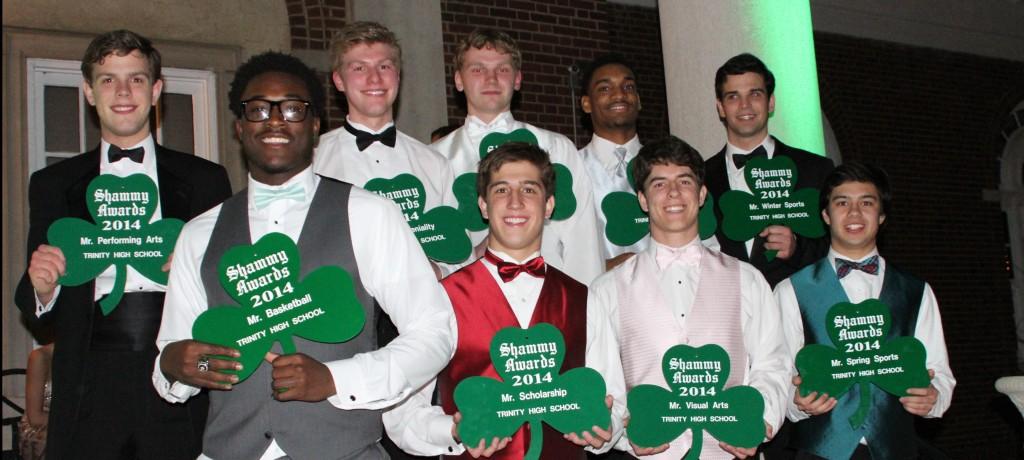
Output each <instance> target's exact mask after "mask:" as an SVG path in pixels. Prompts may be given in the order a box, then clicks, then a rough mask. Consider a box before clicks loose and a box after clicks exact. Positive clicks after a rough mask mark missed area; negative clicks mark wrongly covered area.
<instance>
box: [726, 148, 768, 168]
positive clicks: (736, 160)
mask: <svg viewBox="0 0 1024 460" xmlns="http://www.w3.org/2000/svg"><path fill="white" fill-rule="evenodd" d="M757 157H765V158H767V157H768V151H767V150H765V149H764V146H763V145H760V146H758V147H757V148H756V149H754V151H752V152H750V153H748V154H746V155H744V154H740V153H734V154H732V163H733V164H734V165H736V169H742V168H743V166H744V165H746V164H747V162H748V161H750V160H752V159H754V158H757Z"/></svg>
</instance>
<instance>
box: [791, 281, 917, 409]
mask: <svg viewBox="0 0 1024 460" xmlns="http://www.w3.org/2000/svg"><path fill="white" fill-rule="evenodd" d="M825 318H826V323H825V330H826V331H827V332H828V336H829V338H831V339H832V343H833V344H835V346H836V347H835V348H833V347H830V346H828V345H822V344H811V345H807V346H805V347H803V348H802V349H801V350H800V352H799V353H797V354H796V369H797V372H799V373H800V378H801V379H802V380H803V382H802V383H801V384H800V394H801V395H802V396H807V395H808V394H809V393H811V392H813V391H817V392H818V394H821V393H827V394H828V395H829V396H831V397H833V398H837V399H838V398H839V397H841V396H842V395H843V394H845V393H846V392H847V391H848V390H849V389H850V388H851V387H852V386H853V384H854V383H859V384H860V385H859V386H860V405H859V406H858V407H857V411H856V412H854V414H853V416H852V417H850V426H852V427H853V428H859V427H860V426H861V424H863V423H864V419H865V417H867V414H868V411H869V409H870V408H871V393H870V391H871V390H870V386H869V385H868V384H870V383H873V384H875V385H876V386H878V388H881V389H882V390H884V391H886V392H888V393H891V394H893V395H896V396H906V395H907V389H908V388H926V387H928V385H929V383H930V382H931V378H930V377H929V376H928V369H927V365H926V364H925V356H926V352H925V348H924V345H923V344H921V341H920V340H917V339H916V338H914V337H895V338H889V330H890V329H891V328H892V322H891V319H892V315H891V313H890V312H889V307H888V306H887V305H885V304H884V303H882V302H881V301H879V300H878V299H868V300H865V301H863V302H861V303H858V304H852V303H849V302H842V303H837V304H835V305H833V306H832V308H830V309H829V310H828V314H827V315H826V316H825Z"/></svg>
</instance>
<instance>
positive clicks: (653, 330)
mask: <svg viewBox="0 0 1024 460" xmlns="http://www.w3.org/2000/svg"><path fill="white" fill-rule="evenodd" d="M634 177H636V181H637V183H638V184H642V187H641V189H640V190H639V191H638V195H637V197H638V199H639V200H640V206H641V208H643V209H644V211H645V212H647V213H648V215H649V216H650V227H651V239H652V244H651V246H650V247H648V248H647V249H645V250H644V251H643V252H641V253H639V254H637V255H636V256H635V257H631V258H629V259H627V260H626V261H625V262H623V263H622V264H620V265H619V266H618V267H616V268H614V269H613V270H611V271H609V272H608V273H605V274H604V275H602V276H601V277H599V278H598V279H597V280H596V281H594V284H593V286H592V288H591V290H590V297H589V301H588V303H589V305H588V306H589V308H590V313H591V314H597V315H601V316H603V317H607V318H608V319H609V321H610V322H611V327H612V334H611V337H614V338H616V339H617V347H616V348H618V349H619V350H620V353H619V354H617V355H616V357H618V356H621V359H622V371H623V376H624V380H621V381H618V382H613V381H611V380H610V377H609V376H606V377H605V378H606V380H607V381H608V389H609V392H611V393H612V395H614V396H615V398H616V400H617V403H616V404H618V403H619V401H621V403H622V404H625V396H626V392H627V391H629V390H630V389H632V388H634V387H635V386H637V385H640V384H652V385H658V386H662V387H664V386H665V385H666V382H665V380H664V376H663V374H662V369H661V362H662V356H663V355H664V353H665V352H666V351H667V350H668V349H669V348H671V347H672V346H674V345H677V344H680V343H685V344H687V345H690V346H693V347H699V346H702V345H705V344H709V343H715V344H718V345H720V346H722V347H723V348H724V349H725V350H726V352H727V353H728V355H729V359H730V362H731V363H732V364H731V368H732V373H731V374H730V376H729V380H728V381H727V383H726V387H730V386H733V385H736V384H743V385H749V386H752V387H754V388H755V389H757V390H758V392H760V393H761V395H762V396H763V397H764V401H765V409H764V422H765V431H766V436H767V437H771V435H772V432H773V429H774V428H775V427H778V426H779V425H780V424H781V423H782V420H783V417H784V416H785V410H786V404H787V402H788V400H789V396H790V391H791V390H790V389H791V386H790V384H789V378H790V372H791V365H790V364H789V360H788V355H787V354H786V349H785V344H784V342H783V337H782V325H781V322H780V319H779V311H778V307H777V306H776V304H775V301H774V299H773V298H772V294H771V288H770V287H769V286H768V283H767V282H766V281H765V280H764V277H763V276H762V275H761V273H760V272H758V271H757V270H756V269H755V268H754V267H753V266H751V265H750V264H748V263H746V262H742V261H739V260H737V259H735V258H733V257H730V256H728V255H725V254H722V253H720V252H718V251H715V250H712V249H708V248H706V247H705V246H704V245H703V244H702V243H701V241H700V237H699V232H698V222H697V215H698V214H699V212H700V207H701V205H702V204H703V202H704V200H705V198H706V195H707V189H706V188H705V187H704V182H703V181H704V160H703V159H701V156H700V154H699V153H698V152H697V151H696V150H694V149H693V148H692V147H690V146H689V145H688V144H686V143H685V142H683V141H682V140H680V139H678V138H676V137H674V136H670V137H668V138H665V139H660V140H658V141H655V142H652V143H650V144H647V145H645V146H644V147H643V148H642V149H640V154H639V155H638V156H637V160H636V163H635V165H634ZM616 392H618V393H616ZM627 435H628V430H627ZM691 443H692V434H690V432H687V433H686V434H684V435H683V436H682V437H680V438H678V439H677V440H675V441H673V442H671V443H669V444H665V445H663V446H658V447H653V448H652V447H645V448H638V447H637V446H634V445H633V444H632V443H631V442H629V441H628V437H627V436H623V437H622V438H620V440H619V442H618V444H617V445H616V448H618V449H621V450H626V451H628V452H630V453H632V454H634V455H657V457H656V458H666V459H667V458H672V459H677V458H680V457H682V456H683V454H684V453H685V452H687V451H688V450H689V448H690V446H691ZM754 451H755V449H747V448H737V447H734V446H730V445H727V444H724V443H719V442H718V441H717V440H715V439H714V438H713V437H711V436H710V435H709V434H707V433H704V444H703V450H702V451H701V458H711V459H717V458H729V459H731V458H733V456H736V457H739V458H746V457H748V456H751V455H753V453H754Z"/></svg>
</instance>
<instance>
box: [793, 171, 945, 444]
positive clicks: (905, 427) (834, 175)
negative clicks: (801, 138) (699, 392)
mask: <svg viewBox="0 0 1024 460" xmlns="http://www.w3.org/2000/svg"><path fill="white" fill-rule="evenodd" d="M890 200H891V194H890V190H889V179H888V177H887V175H886V173H885V171H883V170H881V169H880V168H878V167H875V166H872V165H866V164H860V163H852V162H851V163H845V164H843V165H842V166H839V167H837V168H835V170H833V171H832V172H831V173H830V174H829V175H828V176H827V177H826V178H825V185H824V187H823V189H822V194H821V201H820V204H821V209H822V210H821V216H822V218H823V219H824V220H825V223H826V224H827V225H828V226H829V230H830V233H831V248H830V249H829V253H828V255H827V256H826V257H824V258H822V259H821V260H819V261H818V262H816V263H814V264H811V265H809V266H808V267H806V268H804V269H803V270H800V271H798V272H796V273H794V274H793V276H791V277H790V278H788V279H786V280H784V281H782V282H781V283H779V285H778V286H777V287H776V289H775V296H776V299H777V300H778V302H779V305H780V306H781V308H782V323H783V329H784V331H785V336H786V342H787V346H788V348H789V352H790V353H791V356H795V355H796V353H797V351H799V350H800V349H801V348H802V347H803V346H804V344H805V341H806V342H809V343H817V342H824V343H826V344H827V343H830V340H829V339H828V338H827V332H826V330H825V327H824V324H813V325H811V326H812V327H813V329H812V330H809V331H804V325H805V318H806V317H807V316H808V315H809V313H811V312H815V311H818V312H820V311H823V310H822V309H824V310H828V309H829V308H831V307H832V305H833V304H834V303H835V302H834V300H835V299H840V301H849V302H851V303H860V302H862V301H864V300H866V299H881V300H882V301H884V302H885V303H886V304H887V305H888V306H889V307H890V308H891V309H892V319H893V321H892V323H893V326H892V327H893V329H892V331H891V332H890V336H896V335H902V336H910V335H912V336H913V337H916V338H917V339H918V340H920V341H921V342H922V343H923V344H924V346H925V349H926V350H927V360H926V365H927V367H928V370H929V374H931V375H932V377H933V378H932V381H931V385H929V386H928V387H927V388H911V389H909V390H908V393H910V395H909V396H905V397H902V398H897V397H896V396H892V395H888V394H882V393H880V392H881V391H882V390H880V389H878V388H874V387H872V388H871V391H872V392H879V394H876V395H874V396H873V398H872V401H873V405H872V407H871V412H870V414H869V415H868V417H867V421H866V422H865V423H864V425H863V426H862V427H861V428H860V429H857V430H851V429H849V422H847V420H848V419H849V415H850V414H848V413H845V412H847V409H846V408H847V407H853V405H847V404H842V402H843V401H845V400H847V399H848V398H854V397H858V396H857V395H856V394H855V392H849V393H847V394H845V395H843V396H842V397H841V398H840V401H837V400H836V398H833V397H831V395H828V394H817V393H816V392H812V393H809V394H808V395H807V396H805V397H802V396H800V393H799V391H797V392H796V393H795V394H794V397H793V401H792V403H791V404H790V407H789V414H788V416H789V419H790V420H791V421H794V422H799V423H797V424H796V428H795V433H794V437H793V444H794V446H795V447H797V448H798V449H799V450H800V452H799V454H798V456H797V458H809V459H816V458H821V457H824V458H855V459H871V458H874V459H882V458H916V457H917V454H918V452H917V447H916V445H915V443H914V442H908V440H913V437H914V418H913V417H912V415H919V416H922V417H926V418H933V417H941V416H942V414H943V413H944V412H945V411H946V409H948V408H949V403H950V400H951V399H952V396H953V387H954V386H956V380H955V379H954V378H953V374H952V372H951V371H950V369H949V358H948V356H947V354H946V342H945V339H944V338H943V334H942V321H941V318H940V317H939V310H938V305H937V303H936V301H935V294H934V293H933V292H932V289H931V287H930V286H928V284H927V283H925V282H924V281H921V280H919V279H917V278H915V277H913V276H911V275H909V274H907V273H905V272H903V271H901V270H899V269H898V268H896V267H894V266H892V265H890V264H887V263H886V260H885V259H883V258H882V257H881V256H880V255H879V254H878V247H877V244H876V243H877V237H878V232H879V230H880V229H881V228H882V225H883V224H884V223H885V219H886V213H887V212H888V211H889V209H890ZM838 290H841V291H842V292H837V291H838ZM800 383H801V379H800V376H796V377H794V378H793V384H794V385H796V386H797V387H798V388H797V389H799V385H800ZM837 405H838V407H837ZM832 424H846V426H845V427H844V428H845V429H842V430H834V431H833V430H829V429H828V427H829V426H831V425H832ZM823 432H824V433H829V435H827V436H821V433H823Z"/></svg>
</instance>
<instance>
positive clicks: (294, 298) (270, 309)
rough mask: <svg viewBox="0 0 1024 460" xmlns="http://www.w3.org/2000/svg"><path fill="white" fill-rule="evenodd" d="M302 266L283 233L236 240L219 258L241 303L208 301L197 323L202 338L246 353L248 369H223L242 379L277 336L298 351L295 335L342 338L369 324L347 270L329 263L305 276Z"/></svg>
mask: <svg viewBox="0 0 1024 460" xmlns="http://www.w3.org/2000/svg"><path fill="white" fill-rule="evenodd" d="M299 267H300V264H299V249H298V248H297V247H296V246H295V242H293V241H292V240H291V238H289V237H288V236H287V235H284V234H282V233H268V234H266V235H265V236H264V237H263V238H260V240H259V241H257V242H256V244H253V245H242V246H236V247H233V248H231V249H230V250H228V252H227V253H225V254H224V256H223V257H222V258H221V260H220V264H219V265H218V267H217V273H219V274H220V284H221V286H223V287H224V289H225V291H226V292H227V293H228V295H230V296H231V298H233V299H235V301H236V302H238V304H239V306H235V305H223V306H219V307H216V308H210V309H208V310H206V311H205V312H203V313H202V314H201V315H199V318H197V319H196V322H195V323H194V324H193V325H192V337H193V338H195V339H196V340H198V341H200V342H206V343H213V344H217V345H223V346H226V347H231V348H235V349H237V350H239V351H240V352H241V357H239V358H238V361H239V362H241V363H242V370H241V371H237V372H236V371H233V370H225V371H221V372H225V373H233V374H237V375H238V379H239V382H241V381H242V380H245V379H246V378H247V377H249V375H251V374H252V373H253V372H254V371H256V368H258V367H259V366H260V362H261V361H262V360H263V357H264V355H266V353H267V351H270V347H271V346H272V345H273V344H274V342H280V343H281V350H282V351H283V353H284V354H292V353H295V343H294V342H293V341H292V336H296V337H302V338H305V339H308V340H313V341H316V342H325V343H341V342H345V341H347V340H349V339H351V338H353V337H355V336H356V335H358V334H359V331H361V330H362V329H363V323H364V322H365V321H366V318H365V314H364V313H363V307H362V305H360V303H359V299H357V298H356V294H355V290H354V288H353V285H352V277H351V276H350V275H349V274H348V272H346V271H345V270H344V269H342V268H341V267H337V266H333V265H328V266H324V267H320V268H317V269H316V270H313V271H312V272H310V273H309V275H307V276H306V278H305V279H302V280H300V279H299Z"/></svg>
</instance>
